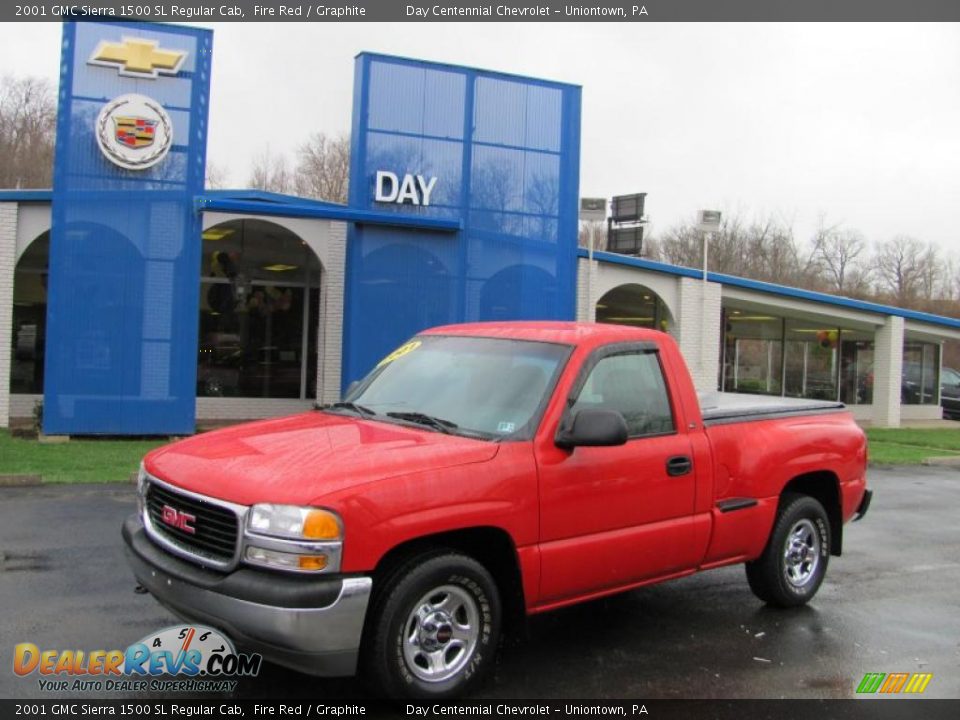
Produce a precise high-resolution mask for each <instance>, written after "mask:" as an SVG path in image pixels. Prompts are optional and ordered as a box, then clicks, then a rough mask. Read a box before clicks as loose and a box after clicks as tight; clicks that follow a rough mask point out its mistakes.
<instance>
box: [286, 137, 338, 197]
mask: <svg viewBox="0 0 960 720" xmlns="http://www.w3.org/2000/svg"><path fill="white" fill-rule="evenodd" d="M349 183H350V138H348V137H347V136H346V135H340V136H337V137H328V136H327V135H326V134H325V133H322V132H315V133H313V134H312V135H311V136H310V138H309V139H308V140H307V141H306V142H305V143H303V145H301V146H300V149H299V159H298V161H297V174H296V178H295V180H294V187H295V188H296V192H297V194H299V195H304V196H306V197H313V198H317V199H319V200H329V201H330V202H339V203H345V202H347V189H348V187H349Z"/></svg>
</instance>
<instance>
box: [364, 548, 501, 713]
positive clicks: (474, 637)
mask: <svg viewBox="0 0 960 720" xmlns="http://www.w3.org/2000/svg"><path fill="white" fill-rule="evenodd" d="M370 622H371V623H372V624H371V626H370V628H369V636H368V639H369V642H368V643H367V644H366V647H365V648H364V669H365V672H366V675H367V680H368V681H371V682H373V683H374V685H375V686H376V689H377V690H379V691H380V692H382V693H383V694H385V695H387V696H388V697H393V698H424V699H444V698H450V697H454V696H457V695H460V694H462V693H464V692H466V690H467V689H468V688H469V687H470V686H472V685H473V684H474V683H475V682H477V680H478V679H479V678H480V677H481V676H482V675H483V673H484V672H485V671H486V670H487V669H489V667H490V666H491V665H492V663H493V659H494V655H495V654H496V649H497V644H498V642H499V637H500V623H501V612H500V597H499V593H498V591H497V585H496V582H495V581H494V579H493V577H492V576H491V575H490V573H489V572H488V571H487V569H486V568H485V567H483V565H481V564H480V563H478V562H477V561H476V560H474V559H473V558H471V557H468V556H466V555H462V554H460V553H456V552H440V553H435V554H432V555H425V556H420V557H418V558H414V559H413V560H412V561H410V562H408V563H407V564H405V565H404V567H403V568H400V569H398V571H395V572H394V573H393V574H392V575H391V576H390V577H389V578H387V580H386V585H385V587H384V588H383V589H382V590H381V592H380V593H379V597H378V600H377V601H376V603H375V606H374V608H373V614H372V615H371V618H370Z"/></svg>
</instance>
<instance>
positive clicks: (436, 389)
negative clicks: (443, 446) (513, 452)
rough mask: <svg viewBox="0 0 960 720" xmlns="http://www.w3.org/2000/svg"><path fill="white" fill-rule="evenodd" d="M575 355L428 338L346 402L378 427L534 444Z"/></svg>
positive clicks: (550, 348)
mask: <svg viewBox="0 0 960 720" xmlns="http://www.w3.org/2000/svg"><path fill="white" fill-rule="evenodd" d="M569 352H570V348H569V347H568V346H566V345H556V344H552V343H541V342H529V341H523V340H504V339H495V338H477V337H451V336H436V335H421V336H418V337H416V338H414V339H413V340H411V341H410V342H408V343H406V344H405V345H402V346H401V347H400V348H398V349H397V350H395V351H394V352H393V353H391V354H390V355H388V356H387V357H386V358H384V359H383V360H382V361H381V362H380V364H379V365H377V367H375V368H374V369H373V370H372V371H371V372H370V374H369V375H367V377H366V378H364V379H363V381H362V382H361V383H360V384H359V385H358V386H357V387H356V388H354V389H353V390H352V391H351V392H349V393H348V394H347V397H346V398H344V400H345V402H346V403H348V404H351V405H353V406H354V409H357V408H362V412H364V413H366V412H367V411H372V412H374V413H376V415H377V417H376V418H375V419H378V420H379V419H383V420H387V421H405V422H415V423H417V424H421V425H425V426H430V427H433V429H435V430H438V431H443V432H451V433H453V434H459V435H468V436H475V437H482V438H486V439H502V438H505V437H508V436H515V437H526V436H528V435H530V434H532V431H533V430H534V429H535V426H536V423H537V422H538V421H539V419H540V417H539V416H540V413H541V411H542V405H543V404H544V401H545V400H546V397H547V393H548V390H549V389H550V388H552V387H553V385H554V382H555V381H556V378H557V375H558V374H559V372H560V370H561V368H562V366H563V361H564V360H566V358H567V356H568V354H569ZM436 421H440V422H439V423H438V422H436Z"/></svg>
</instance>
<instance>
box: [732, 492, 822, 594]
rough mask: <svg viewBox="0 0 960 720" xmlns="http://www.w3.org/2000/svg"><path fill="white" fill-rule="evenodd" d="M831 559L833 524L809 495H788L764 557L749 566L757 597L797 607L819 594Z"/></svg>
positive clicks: (749, 575) (748, 577) (783, 501)
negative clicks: (831, 529) (831, 530)
mask: <svg viewBox="0 0 960 720" xmlns="http://www.w3.org/2000/svg"><path fill="white" fill-rule="evenodd" d="M829 559H830V520H829V518H828V517H827V513H826V511H825V510H824V509H823V505H821V504H820V503H819V501H817V500H816V499H815V498H812V497H809V496H807V495H793V494H791V495H785V496H784V498H783V500H782V502H781V506H780V511H779V512H778V513H777V520H776V522H775V523H774V526H773V532H772V533H771V534H770V540H769V541H768V542H767V547H766V549H765V550H764V551H763V554H762V555H761V556H760V557H759V558H757V559H756V560H754V561H753V562H749V563H747V566H746V567H747V581H748V582H749V583H750V589H751V590H752V591H753V594H754V595H756V596H757V597H758V598H760V599H761V600H763V601H764V602H766V603H767V604H769V605H775V606H777V607H797V606H798V605H804V604H806V603H807V602H809V601H810V599H811V598H813V596H814V595H816V594H817V590H818V589H819V588H820V583H822V582H823V577H824V575H825V574H826V572H827V562H828V560H829Z"/></svg>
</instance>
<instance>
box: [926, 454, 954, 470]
mask: <svg viewBox="0 0 960 720" xmlns="http://www.w3.org/2000/svg"><path fill="white" fill-rule="evenodd" d="M920 464H921V465H932V466H935V467H955V468H960V455H947V456H945V457H928V458H924V459H923V460H922V461H921V463H920Z"/></svg>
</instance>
